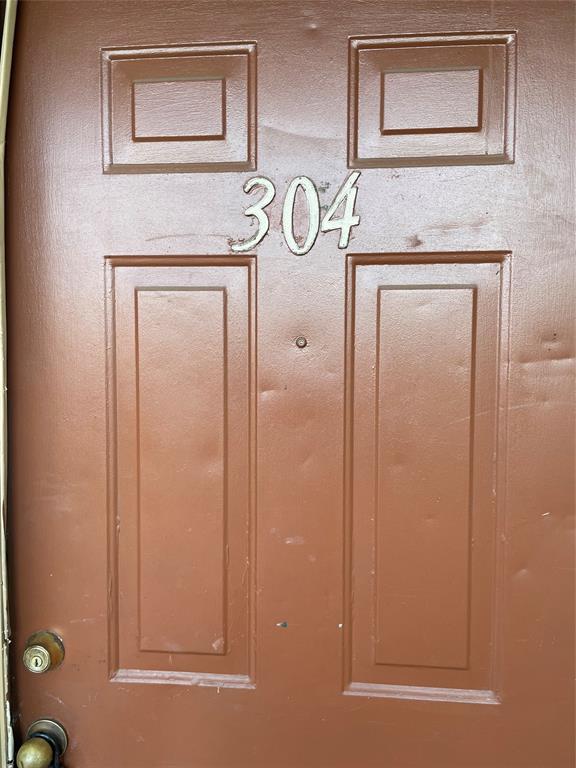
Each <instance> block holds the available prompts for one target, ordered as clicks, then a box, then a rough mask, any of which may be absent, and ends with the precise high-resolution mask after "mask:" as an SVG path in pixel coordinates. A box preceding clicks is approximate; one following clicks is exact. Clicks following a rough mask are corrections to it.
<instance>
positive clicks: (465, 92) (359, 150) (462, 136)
mask: <svg viewBox="0 0 576 768" xmlns="http://www.w3.org/2000/svg"><path fill="white" fill-rule="evenodd" d="M515 37H516V36H515V33H512V32H498V33H481V34H471V35H468V34H466V35H458V34H447V35H425V36H424V35H422V36H420V35H401V36H382V37H372V38H365V37H356V38H351V40H350V113H349V123H348V141H349V146H348V153H349V165H350V166H351V167H359V168H361V167H373V168H379V167H389V166H403V165H413V166H417V165H460V164H463V165H465V164H468V165H470V164H472V165H479V164H492V163H509V162H512V161H513V159H514V152H513V144H514V101H515V67H516V63H515Z"/></svg>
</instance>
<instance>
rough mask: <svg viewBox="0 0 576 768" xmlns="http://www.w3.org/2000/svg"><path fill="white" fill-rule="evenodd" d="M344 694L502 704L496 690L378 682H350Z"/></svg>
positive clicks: (413, 699) (455, 702) (460, 702)
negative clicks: (428, 686) (383, 683)
mask: <svg viewBox="0 0 576 768" xmlns="http://www.w3.org/2000/svg"><path fill="white" fill-rule="evenodd" d="M343 694H344V696H362V697H364V698H378V699H405V700H408V701H438V702H448V703H452V704H501V703H502V700H501V699H500V697H499V696H498V695H497V694H496V693H495V692H494V691H486V690H476V689H468V688H426V687H419V686H412V685H379V684H378V683H350V685H349V686H348V687H347V688H346V689H345V690H344V691H343Z"/></svg>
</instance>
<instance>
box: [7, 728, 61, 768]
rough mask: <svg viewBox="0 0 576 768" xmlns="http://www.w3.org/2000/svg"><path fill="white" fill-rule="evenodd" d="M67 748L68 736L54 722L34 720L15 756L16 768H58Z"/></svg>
mask: <svg viewBox="0 0 576 768" xmlns="http://www.w3.org/2000/svg"><path fill="white" fill-rule="evenodd" d="M67 748H68V734H67V733H66V731H65V730H64V727H63V726H62V725H60V723H58V722H56V720H36V721H35V722H34V723H32V725H31V726H30V727H29V728H28V731H27V732H26V741H25V742H24V744H22V746H21V747H20V749H19V750H18V754H17V756H16V765H17V766H18V768H58V766H60V758H61V757H62V755H63V754H64V752H66V749H67Z"/></svg>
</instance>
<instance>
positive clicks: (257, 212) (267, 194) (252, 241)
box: [232, 176, 276, 253]
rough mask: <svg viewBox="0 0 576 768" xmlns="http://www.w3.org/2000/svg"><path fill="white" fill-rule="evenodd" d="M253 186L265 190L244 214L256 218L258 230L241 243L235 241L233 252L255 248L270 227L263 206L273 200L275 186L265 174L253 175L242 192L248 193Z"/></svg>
mask: <svg viewBox="0 0 576 768" xmlns="http://www.w3.org/2000/svg"><path fill="white" fill-rule="evenodd" d="M254 187H263V188H264V190H265V191H264V194H263V195H262V197H261V198H260V200H258V202H257V203H254V205H251V206H249V207H248V208H246V210H245V211H244V215H245V216H254V218H255V219H257V220H258V230H257V231H256V232H255V233H254V236H253V237H250V238H249V239H248V240H244V242H242V243H235V244H234V245H233V246H232V250H233V251H234V252H235V253H242V251H250V250H252V248H255V247H256V246H257V245H258V243H259V242H261V241H262V240H263V239H264V237H265V236H266V233H267V232H268V230H269V229H270V219H269V218H268V214H267V213H265V212H264V208H266V206H267V205H270V203H271V202H272V200H274V196H275V195H276V188H275V187H274V184H272V182H271V181H270V179H267V178H266V177H265V176H254V178H252V179H248V181H247V182H246V183H245V184H244V192H246V193H247V194H248V193H249V192H251V191H252V190H253V189H254Z"/></svg>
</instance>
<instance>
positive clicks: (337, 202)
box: [320, 171, 360, 248]
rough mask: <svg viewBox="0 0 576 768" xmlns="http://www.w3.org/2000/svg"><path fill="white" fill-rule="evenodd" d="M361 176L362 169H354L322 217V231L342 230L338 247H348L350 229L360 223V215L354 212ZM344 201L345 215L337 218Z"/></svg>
mask: <svg viewBox="0 0 576 768" xmlns="http://www.w3.org/2000/svg"><path fill="white" fill-rule="evenodd" d="M359 176H360V171H354V172H353V173H351V174H350V176H348V178H347V179H346V181H345V182H344V184H342V186H341V187H340V189H339V190H338V194H337V195H336V197H335V198H334V200H333V201H332V205H331V206H330V208H328V210H327V211H326V215H325V216H324V218H323V219H322V225H321V227H320V229H321V231H322V232H330V231H331V230H333V229H339V230H340V241H339V242H338V248H348V242H349V240H350V230H351V229H352V227H356V226H358V224H360V216H358V215H357V214H355V213H354V206H355V204H356V195H357V194H358V187H357V186H356V182H357V181H358V177H359ZM344 201H345V202H344ZM343 202H344V215H343V216H342V217H341V218H335V215H336V212H337V211H338V208H339V207H340V206H341V205H342V203H343Z"/></svg>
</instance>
